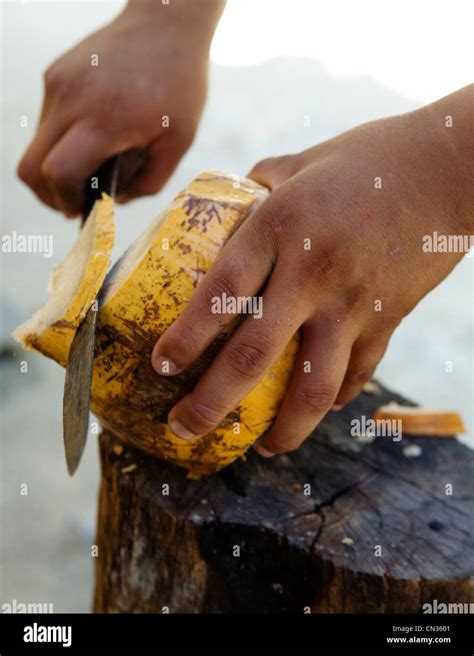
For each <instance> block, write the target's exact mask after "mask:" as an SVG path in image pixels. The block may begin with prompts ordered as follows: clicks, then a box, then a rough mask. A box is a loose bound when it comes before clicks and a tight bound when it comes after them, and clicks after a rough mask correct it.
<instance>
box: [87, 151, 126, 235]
mask: <svg viewBox="0 0 474 656" xmlns="http://www.w3.org/2000/svg"><path fill="white" fill-rule="evenodd" d="M119 164H120V155H115V156H114V157H111V158H110V159H108V160H106V161H105V162H104V163H103V164H102V166H100V167H99V168H98V169H97V171H96V172H95V173H93V174H92V175H91V177H90V178H89V179H88V180H87V182H86V183H85V185H84V207H83V209H82V221H81V226H83V225H84V223H85V222H86V219H87V217H88V216H89V214H90V212H91V210H92V208H93V207H94V203H95V201H96V200H98V199H99V198H102V193H106V194H109V196H114V195H115V189H116V187H117V178H118V169H119Z"/></svg>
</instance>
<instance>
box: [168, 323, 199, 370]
mask: <svg viewBox="0 0 474 656" xmlns="http://www.w3.org/2000/svg"><path fill="white" fill-rule="evenodd" d="M160 342H161V346H162V348H163V350H164V351H166V353H170V354H173V356H174V357H173V359H175V360H176V359H177V360H178V361H179V360H185V356H186V353H188V352H189V351H190V349H191V348H192V342H191V331H190V330H189V329H188V328H186V327H185V326H180V327H179V329H177V330H171V331H170V333H169V334H168V333H166V334H165V335H163V337H162V338H161V340H160ZM177 364H180V362H178V363H177Z"/></svg>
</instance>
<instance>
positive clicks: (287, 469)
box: [94, 386, 474, 613]
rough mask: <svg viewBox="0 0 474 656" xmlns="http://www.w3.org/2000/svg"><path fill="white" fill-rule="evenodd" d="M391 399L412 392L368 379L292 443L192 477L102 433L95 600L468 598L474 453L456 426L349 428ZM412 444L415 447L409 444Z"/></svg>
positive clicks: (252, 604) (242, 608)
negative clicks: (371, 386) (280, 452)
mask: <svg viewBox="0 0 474 656" xmlns="http://www.w3.org/2000/svg"><path fill="white" fill-rule="evenodd" d="M391 400H394V401H397V402H398V403H401V404H406V405H407V404H408V405H413V404H411V403H410V402H408V401H406V400H405V399H403V398H402V397H400V396H399V395H397V394H394V393H393V392H390V391H388V390H386V389H384V388H381V387H380V386H376V391H374V393H371V394H369V393H363V394H361V395H360V397H359V398H358V399H357V400H356V401H355V402H353V403H352V404H350V406H348V407H347V408H346V409H344V410H343V411H342V412H339V413H334V412H333V413H330V414H329V415H328V416H327V418H326V419H325V420H324V422H323V423H322V424H321V425H320V427H319V428H318V429H317V430H316V431H315V432H314V434H313V435H312V436H311V438H309V439H308V440H307V441H306V442H305V444H304V445H303V446H302V447H301V448H300V449H298V450H297V451H295V452H293V453H291V454H289V455H284V456H279V457H275V458H273V459H270V460H265V459H263V458H261V457H260V456H258V455H257V454H256V453H255V452H253V451H252V450H250V451H249V452H248V456H247V460H246V461H245V462H244V461H238V462H235V463H234V464H233V465H231V466H230V467H228V468H227V469H225V470H223V471H222V472H219V473H218V474H215V475H213V476H211V477H207V478H202V479H200V480H198V481H196V480H189V479H187V478H186V473H185V472H184V471H183V470H181V469H178V468H177V467H175V466H173V465H171V464H169V463H166V462H162V461H159V460H156V459H153V458H151V457H149V456H147V455H145V454H143V453H141V452H139V451H137V450H135V449H133V448H130V447H126V446H123V445H121V444H120V442H119V441H118V440H117V439H116V438H115V437H114V436H113V435H111V434H110V433H107V432H105V433H103V434H102V436H101V438H100V453H101V462H102V482H101V488H100V500H99V516H98V537H97V544H98V546H99V555H98V558H97V560H96V589H95V602H94V610H95V612H106V613H110V612H140V613H160V612H168V611H169V612H170V613H175V612H184V613H209V612H211V613H216V612H232V613H241V612H250V613H262V612H298V613H304V612H422V611H423V604H425V603H427V602H432V601H433V600H434V599H437V600H438V602H442V603H463V602H464V603H469V602H473V601H474V587H473V584H472V579H471V576H472V575H473V573H474V566H473V559H472V554H473V549H474V511H473V497H474V490H473V487H474V485H473V481H474V453H473V452H472V451H471V450H469V449H468V448H466V447H465V446H463V445H462V444H461V443H459V442H458V441H457V440H455V439H443V438H430V437H418V438H408V437H405V436H404V437H403V439H402V440H401V441H399V442H396V441H393V440H392V439H391V438H389V437H377V438H376V439H375V440H374V441H373V442H372V443H364V442H363V441H360V440H357V439H356V438H354V437H352V436H351V434H350V426H351V423H350V422H351V420H353V419H356V418H359V419H360V418H361V416H363V415H364V416H366V417H367V418H369V417H371V416H372V413H373V411H374V410H375V409H376V408H377V407H379V406H380V405H382V404H384V403H387V402H389V401H391ZM413 444H415V445H419V447H420V448H421V450H422V452H421V454H420V455H419V456H418V457H408V456H407V455H405V453H406V449H405V447H407V446H408V445H413ZM404 450H405V453H404ZM412 450H413V449H412ZM167 486H169V488H168V487H167ZM449 486H452V488H449ZM450 489H452V494H451V495H450V494H449V491H450ZM168 490H169V494H167V492H168ZM447 492H448V493H447Z"/></svg>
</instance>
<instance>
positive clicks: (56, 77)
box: [43, 64, 63, 91]
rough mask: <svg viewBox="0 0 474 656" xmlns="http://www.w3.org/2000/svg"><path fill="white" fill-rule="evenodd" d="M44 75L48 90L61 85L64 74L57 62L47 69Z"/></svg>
mask: <svg viewBox="0 0 474 656" xmlns="http://www.w3.org/2000/svg"><path fill="white" fill-rule="evenodd" d="M43 77H44V85H45V88H46V89H47V90H48V91H54V90H56V89H57V88H58V87H59V86H61V82H62V78H63V76H62V73H61V70H60V69H59V68H58V66H56V65H55V64H53V65H52V66H50V67H49V68H47V69H46V71H45V73H44V76H43Z"/></svg>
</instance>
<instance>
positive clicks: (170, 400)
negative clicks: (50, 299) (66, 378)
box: [16, 171, 298, 476]
mask: <svg viewBox="0 0 474 656" xmlns="http://www.w3.org/2000/svg"><path fill="white" fill-rule="evenodd" d="M267 195H268V191H267V190H266V189H265V188H264V187H262V186H260V185H258V184H257V183H255V182H253V181H252V180H248V179H245V178H239V177H237V176H234V175H229V174H225V173H221V172H215V171H208V172H205V173H202V174H201V175H199V176H198V177H197V178H195V179H194V180H193V181H192V182H191V183H190V184H189V185H188V187H187V188H186V189H185V190H184V191H182V192H181V193H180V194H179V195H178V196H177V197H176V198H175V200H174V201H173V202H172V203H171V205H170V206H169V207H168V209H167V210H166V211H165V212H163V213H162V214H161V215H160V216H159V217H158V218H157V219H156V220H155V221H154V222H153V223H152V224H151V225H150V227H149V228H148V229H147V230H146V231H145V233H144V234H143V235H142V236H141V237H140V238H139V239H138V240H137V242H136V243H135V244H134V245H133V246H131V247H130V248H129V249H128V251H127V252H126V253H125V254H124V255H123V256H122V258H120V260H119V261H118V262H117V263H116V264H115V266H114V267H113V269H112V270H111V272H110V273H109V275H108V276H107V278H106V279H105V282H104V286H103V291H102V294H101V304H100V310H99V316H98V325H97V335H96V353H95V360H94V373H93V384H92V410H93V412H94V413H95V414H96V415H97V417H99V419H100V421H101V423H102V424H103V425H104V426H105V427H106V428H108V429H110V430H111V431H112V432H114V433H115V434H116V435H117V436H118V437H119V438H120V439H121V440H123V441H124V442H127V443H130V444H132V445H133V446H135V447H137V448H139V449H142V450H144V451H147V452H149V453H150V454H152V455H155V456H159V457H161V458H165V459H167V460H170V461H172V462H174V463H175V464H177V465H179V466H181V467H185V468H186V469H187V470H188V472H189V474H190V475H191V476H199V475H201V474H209V473H212V472H215V471H217V470H219V469H221V468H222V467H225V466H226V465H228V464H229V463H230V462H232V461H233V460H235V459H236V458H238V457H239V456H241V455H243V453H244V452H245V451H246V449H247V448H248V447H249V446H250V445H251V444H252V443H253V442H254V441H255V440H256V439H257V438H258V437H259V436H260V435H262V433H263V432H264V431H265V430H266V429H267V428H268V427H269V426H270V424H271V422H272V420H273V418H274V417H275V415H276V412H277V409H278V407H279V404H280V403H281V401H282V398H283V396H284V393H285V390H286V387H287V384H288V381H289V377H290V375H291V371H292V368H293V364H294V358H295V355H296V352H297V350H298V338H297V336H295V337H294V339H293V340H292V341H291V342H290V344H288V346H287V348H286V349H285V351H284V353H283V354H282V355H281V357H280V358H279V360H278V361H277V362H276V363H275V364H274V366H273V367H272V368H271V369H270V370H269V371H268V373H267V374H266V375H265V377H264V378H263V379H262V380H261V382H260V383H259V384H258V385H257V386H256V387H255V388H254V389H253V390H252V391H251V392H250V394H248V395H247V396H246V397H245V398H244V399H243V400H242V401H241V402H240V403H239V405H238V406H237V407H236V408H235V409H234V410H233V411H232V412H231V413H230V414H229V415H228V416H227V417H226V418H225V420H224V421H222V422H221V424H220V425H219V427H218V428H216V429H215V430H214V431H212V432H210V433H208V434H207V435H205V436H202V437H199V438H196V439H195V440H193V441H186V440H182V439H180V438H178V437H176V436H175V435H174V434H173V433H172V432H171V431H170V429H169V427H168V425H167V424H166V419H167V414H168V412H169V410H170V409H171V408H172V407H173V405H174V404H175V403H176V402H177V401H178V400H179V399H180V398H181V397H183V396H184V395H185V394H186V393H188V392H189V391H191V390H192V389H193V387H194V386H195V384H196V382H197V381H198V379H199V377H200V375H201V374H202V373H203V371H204V370H205V369H206V368H207V367H208V366H209V363H210V362H211V360H212V359H213V357H214V356H215V354H216V353H217V351H218V349H219V348H220V346H221V345H222V344H223V342H224V341H225V340H226V339H227V337H228V335H229V333H230V332H231V329H229V330H228V331H227V332H226V333H223V334H222V336H221V337H220V338H219V339H217V340H216V341H215V343H214V344H213V345H212V346H211V347H210V348H209V349H208V350H207V351H206V353H205V354H204V355H203V356H202V357H201V358H200V359H199V360H198V361H197V362H195V363H194V364H193V365H192V366H191V367H190V368H189V369H188V370H187V371H186V372H183V373H182V374H180V375H178V376H173V377H163V376H159V375H158V374H157V373H156V372H155V371H154V370H153V368H152V366H151V362H150V355H151V351H152V348H153V345H154V344H155V342H156V340H157V339H158V338H159V336H160V335H161V334H162V333H163V332H164V331H165V330H166V329H167V328H168V327H169V326H170V325H171V324H172V323H173V321H174V320H175V319H176V318H177V317H178V316H179V314H180V313H181V312H182V310H183V309H184V307H185V305H186V303H188V301H189V299H190V298H191V297H192V295H193V293H194V290H195V289H196V286H197V285H198V284H199V282H200V280H202V277H203V275H204V274H205V273H206V271H208V269H209V268H210V266H211V264H212V263H213V261H214V260H215V259H216V257H217V255H218V253H219V251H220V249H221V248H222V246H223V245H224V243H225V242H226V241H227V239H229V237H230V235H231V234H232V233H233V232H234V231H235V230H236V229H237V228H238V226H239V225H240V223H241V222H242V221H243V220H245V218H246V217H247V216H248V215H249V214H250V213H251V212H252V211H253V210H254V209H255V208H256V207H257V206H258V205H259V204H260V203H261V202H262V201H263V200H264V199H265V198H266V197H267ZM69 268H72V267H71V266H70V265H68V270H67V271H65V272H63V275H66V276H67V277H69V276H70V275H72V274H71V273H70V271H69ZM73 273H74V271H73ZM71 286H72V285H71ZM74 300H75V297H74V298H73V299H72V301H74ZM72 301H71V302H72ZM51 329H52V326H51ZM43 334H44V331H43ZM16 336H17V337H20V338H21V334H19V333H18V330H17V333H16ZM23 341H24V340H23ZM43 341H44V340H41V339H40V340H38V339H37V338H36V336H35V335H33V336H31V334H30V338H29V341H28V344H29V345H30V346H31V345H34V347H35V348H36V349H37V350H40V351H42V352H44V353H45V355H48V356H49V357H53V358H54V359H56V360H58V361H59V362H60V363H61V364H64V362H65V359H64V355H65V353H66V354H67V351H68V348H69V346H70V341H71V340H70V336H69V334H68V333H67V334H66V333H65V332H58V331H57V330H56V332H55V334H54V340H52V339H50V340H48V343H47V348H45V349H43V348H42V347H43ZM53 341H54V343H53ZM66 361H67V357H66Z"/></svg>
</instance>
